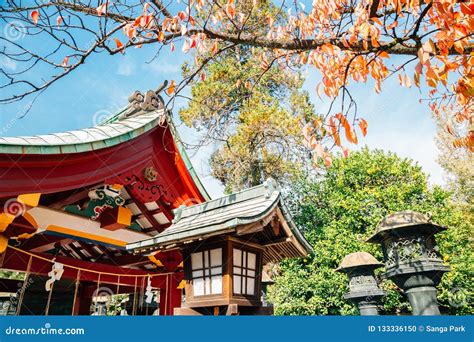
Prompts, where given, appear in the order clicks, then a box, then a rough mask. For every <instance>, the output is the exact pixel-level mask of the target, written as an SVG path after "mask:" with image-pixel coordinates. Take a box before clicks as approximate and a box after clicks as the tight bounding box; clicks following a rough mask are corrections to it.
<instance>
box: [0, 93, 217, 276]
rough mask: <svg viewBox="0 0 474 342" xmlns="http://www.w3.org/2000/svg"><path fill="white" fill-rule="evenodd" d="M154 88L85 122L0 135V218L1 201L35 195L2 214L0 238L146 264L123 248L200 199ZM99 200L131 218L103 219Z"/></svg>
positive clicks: (104, 259)
mask: <svg viewBox="0 0 474 342" xmlns="http://www.w3.org/2000/svg"><path fill="white" fill-rule="evenodd" d="M158 92H159V91H148V92H147V93H145V94H142V93H140V92H135V93H134V94H133V95H132V96H131V97H130V98H129V104H128V105H127V106H126V107H125V108H124V109H123V110H121V111H120V112H119V113H117V114H116V115H114V116H113V117H111V118H110V119H109V120H107V121H106V122H104V123H101V124H99V125H97V126H95V127H92V128H87V129H83V130H77V131H69V132H64V133H57V134H46V135H37V136H29V137H11V138H10V137H1V138H0V216H2V215H4V214H5V213H7V214H11V213H9V212H8V208H7V205H8V204H9V203H11V202H10V201H13V202H15V201H16V202H21V198H23V197H22V196H24V195H27V194H41V195H40V196H39V203H37V204H36V205H34V206H33V207H31V206H30V205H29V204H27V205H26V206H25V205H23V210H22V212H20V213H18V215H16V213H13V216H15V217H14V220H13V221H12V222H11V223H10V222H8V216H5V215H4V216H2V220H3V221H5V220H7V221H5V222H3V221H2V220H0V221H2V222H0V227H1V226H2V224H3V225H5V224H6V225H7V226H8V225H9V227H8V229H9V232H10V233H8V234H7V235H8V236H7V237H9V238H15V239H16V238H18V236H20V235H19V234H17V233H15V232H24V233H25V234H26V233H27V234H31V233H32V234H34V235H32V236H30V237H29V238H27V239H24V238H21V239H20V240H19V241H20V243H21V244H20V248H22V249H24V250H29V251H33V252H39V253H48V252H51V253H53V254H55V255H58V256H61V255H63V256H66V257H72V258H75V259H82V260H85V261H92V262H96V261H97V260H101V262H105V263H112V264H115V265H122V262H123V266H126V267H142V268H145V269H148V270H150V269H154V268H156V265H153V263H150V261H149V260H148V258H144V259H143V258H142V257H139V256H136V257H135V256H133V257H130V256H129V255H128V253H127V252H126V251H125V245H126V244H127V243H131V242H135V241H140V240H143V239H145V238H147V237H151V236H154V235H156V234H157V233H158V232H161V231H163V230H165V229H166V228H167V227H169V225H171V221H172V219H173V217H174V215H173V209H175V208H178V207H179V206H181V205H186V206H189V205H193V204H196V203H201V202H204V201H207V200H209V196H208V194H207V193H206V191H205V189H204V187H203V186H202V184H201V182H200V181H199V178H198V177H197V175H196V172H195V171H194V169H193V167H192V165H191V163H190V161H189V159H188V156H187V155H186V152H185V150H184V148H183V146H182V145H181V144H180V142H179V137H178V135H177V132H176V130H175V128H174V126H173V124H172V122H171V120H170V115H169V113H168V112H167V111H166V109H165V106H164V102H163V100H162V98H161V97H160V96H159V95H158ZM105 200H110V201H112V202H114V203H115V204H114V203H112V202H111V203H112V207H115V208H116V209H117V208H118V207H121V208H126V209H127V215H131V221H128V222H131V224H130V225H128V224H126V225H122V226H121V227H117V226H114V224H115V223H114V222H115V221H113V222H112V223H110V222H109V221H107V220H105V219H104V218H103V215H102V211H103V210H108V209H111V208H110V206H109V204H110V203H104V201H105ZM101 201H102V202H101ZM25 203H26V202H25ZM2 213H4V214H2ZM114 215H116V216H114V219H117V217H119V215H118V216H117V213H115V214H114ZM129 217H130V216H129ZM91 218H92V219H91ZM104 227H108V228H105V229H104ZM25 234H23V235H25ZM4 235H5V234H4ZM122 259H123V261H121V262H120V263H119V262H117V260H122ZM112 260H114V261H113V262H112Z"/></svg>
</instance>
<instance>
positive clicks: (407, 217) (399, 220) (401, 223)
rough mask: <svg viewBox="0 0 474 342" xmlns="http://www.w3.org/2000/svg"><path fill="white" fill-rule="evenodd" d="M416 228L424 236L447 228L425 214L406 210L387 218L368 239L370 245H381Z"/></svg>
mask: <svg viewBox="0 0 474 342" xmlns="http://www.w3.org/2000/svg"><path fill="white" fill-rule="evenodd" d="M415 226H416V231H417V232H419V233H424V234H429V235H432V234H436V233H439V232H441V231H443V230H446V229H447V228H446V227H443V226H440V225H438V224H436V223H434V222H432V221H431V218H430V217H429V216H427V215H425V214H422V213H419V212H416V211H412V210H405V211H399V212H396V213H394V214H391V215H388V216H386V217H385V218H384V219H383V220H382V221H380V223H379V225H378V226H377V228H376V229H375V234H374V235H372V236H371V237H370V238H368V239H367V242H370V243H381V242H382V241H383V240H385V238H386V237H388V236H394V235H395V236H403V235H407V233H408V232H409V231H413V227H415Z"/></svg>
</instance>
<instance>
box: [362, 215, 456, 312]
mask: <svg viewBox="0 0 474 342" xmlns="http://www.w3.org/2000/svg"><path fill="white" fill-rule="evenodd" d="M445 229H446V228H445V227H442V226H439V225H437V224H435V223H432V222H431V221H430V219H429V218H428V217H427V216H425V215H423V214H420V213H417V212H413V211H402V212H398V213H395V214H392V215H389V216H387V217H385V218H384V219H383V220H382V221H381V222H380V224H379V226H378V227H377V229H376V231H375V234H374V235H373V236H371V237H370V238H369V239H368V240H367V242H371V243H379V244H381V245H382V249H383V254H384V259H385V268H386V272H385V274H384V277H385V278H387V279H391V280H392V281H393V282H394V283H395V284H397V286H399V287H400V288H402V289H403V290H404V292H405V294H406V296H407V297H408V300H409V301H410V304H411V306H412V309H413V315H439V314H440V312H439V307H438V301H437V299H436V287H435V286H436V285H438V284H439V282H440V280H441V277H442V276H443V273H444V272H448V271H449V267H448V266H446V265H444V264H443V260H442V258H441V256H440V255H439V253H438V247H437V246H436V241H435V237H434V236H435V234H436V233H439V232H441V231H443V230H445Z"/></svg>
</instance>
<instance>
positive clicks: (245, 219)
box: [127, 180, 312, 262]
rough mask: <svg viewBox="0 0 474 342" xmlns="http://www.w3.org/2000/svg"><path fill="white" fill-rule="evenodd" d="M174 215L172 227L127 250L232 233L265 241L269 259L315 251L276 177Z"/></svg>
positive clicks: (166, 246) (169, 246) (165, 247)
mask: <svg viewBox="0 0 474 342" xmlns="http://www.w3.org/2000/svg"><path fill="white" fill-rule="evenodd" d="M174 214H175V219H174V220H173V223H172V225H171V226H170V227H169V228H168V229H166V230H165V231H163V232H162V233H160V234H158V235H156V236H155V237H153V238H150V239H147V240H144V241H139V242H135V243H131V244H128V245H127V249H129V250H134V251H135V252H146V251H152V250H168V249H173V248H179V247H180V246H184V245H186V244H189V243H192V242H196V241H200V240H204V239H207V238H209V237H214V236H218V235H225V234H230V235H234V236H238V237H240V238H241V239H247V240H248V241H249V242H253V243H258V244H261V245H262V246H263V247H264V248H265V252H264V261H265V262H270V261H278V260H281V259H282V258H292V257H302V256H305V255H307V254H308V253H310V252H311V251H312V249H311V246H310V245H309V244H308V242H307V241H306V240H305V238H304V237H303V235H302V234H301V232H300V231H299V230H298V228H297V227H296V225H295V224H294V222H293V220H292V218H291V216H290V214H289V212H288V209H287V208H286V206H285V205H284V203H283V200H282V195H281V192H280V191H279V189H278V188H277V186H276V184H275V182H274V181H273V180H268V181H266V182H265V183H264V184H262V185H259V186H256V187H253V188H250V189H247V190H244V191H241V192H238V193H234V194H231V195H229V196H226V197H222V198H219V199H216V200H213V201H209V202H205V203H201V204H197V205H194V206H191V207H180V208H178V209H176V210H174Z"/></svg>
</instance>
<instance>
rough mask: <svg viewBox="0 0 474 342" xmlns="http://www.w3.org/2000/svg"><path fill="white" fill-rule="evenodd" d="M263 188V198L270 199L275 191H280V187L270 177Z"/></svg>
mask: <svg viewBox="0 0 474 342" xmlns="http://www.w3.org/2000/svg"><path fill="white" fill-rule="evenodd" d="M263 186H264V187H265V198H270V196H271V195H272V194H273V193H274V192H275V191H280V186H279V185H278V183H277V181H276V180H275V179H273V178H271V177H270V178H267V180H266V181H265V182H264V183H263Z"/></svg>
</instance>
